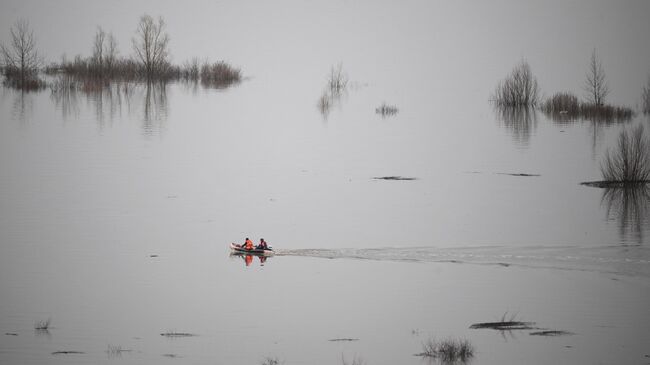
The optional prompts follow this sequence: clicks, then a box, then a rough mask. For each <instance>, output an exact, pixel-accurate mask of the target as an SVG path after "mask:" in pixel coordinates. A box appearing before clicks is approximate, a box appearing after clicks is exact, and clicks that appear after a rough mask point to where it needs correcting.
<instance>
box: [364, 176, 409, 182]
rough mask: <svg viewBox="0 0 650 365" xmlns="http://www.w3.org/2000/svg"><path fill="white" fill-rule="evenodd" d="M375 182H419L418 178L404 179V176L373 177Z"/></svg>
mask: <svg viewBox="0 0 650 365" xmlns="http://www.w3.org/2000/svg"><path fill="white" fill-rule="evenodd" d="M373 179H374V180H396V181H411V180H417V178H416V177H404V176H376V177H373Z"/></svg>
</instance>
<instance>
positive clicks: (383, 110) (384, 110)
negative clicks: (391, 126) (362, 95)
mask: <svg viewBox="0 0 650 365" xmlns="http://www.w3.org/2000/svg"><path fill="white" fill-rule="evenodd" d="M398 111H399V109H397V107H396V106H395V105H390V104H386V103H385V102H384V103H382V104H381V105H380V106H379V107H378V108H375V113H377V114H381V116H382V117H388V116H391V115H395V114H397V112H398Z"/></svg>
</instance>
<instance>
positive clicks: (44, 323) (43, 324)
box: [34, 318, 52, 331]
mask: <svg viewBox="0 0 650 365" xmlns="http://www.w3.org/2000/svg"><path fill="white" fill-rule="evenodd" d="M50 323H52V319H51V318H48V319H46V320H39V321H36V323H34V329H35V330H37V331H47V330H48V329H49V328H50Z"/></svg>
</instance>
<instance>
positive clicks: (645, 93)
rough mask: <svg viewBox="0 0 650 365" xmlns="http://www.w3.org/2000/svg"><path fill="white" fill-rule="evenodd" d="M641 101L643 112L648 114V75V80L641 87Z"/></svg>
mask: <svg viewBox="0 0 650 365" xmlns="http://www.w3.org/2000/svg"><path fill="white" fill-rule="evenodd" d="M641 101H642V103H643V113H644V114H650V76H648V82H647V83H646V84H645V86H644V87H643V93H642V95H641Z"/></svg>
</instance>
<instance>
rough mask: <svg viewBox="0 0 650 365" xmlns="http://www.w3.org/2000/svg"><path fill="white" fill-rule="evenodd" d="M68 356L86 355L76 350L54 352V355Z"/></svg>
mask: <svg viewBox="0 0 650 365" xmlns="http://www.w3.org/2000/svg"><path fill="white" fill-rule="evenodd" d="M68 354H85V352H83V351H74V350H61V351H54V352H53V353H52V355H68Z"/></svg>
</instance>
